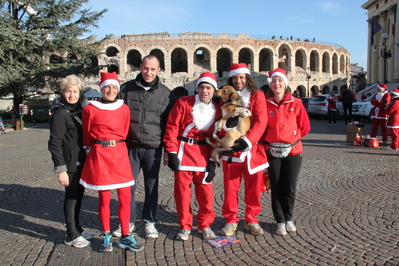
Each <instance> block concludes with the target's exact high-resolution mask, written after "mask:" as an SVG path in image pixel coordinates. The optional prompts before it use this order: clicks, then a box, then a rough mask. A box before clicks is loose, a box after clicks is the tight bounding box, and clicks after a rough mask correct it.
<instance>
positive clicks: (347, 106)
mask: <svg viewBox="0 0 399 266" xmlns="http://www.w3.org/2000/svg"><path fill="white" fill-rule="evenodd" d="M338 99H339V101H340V102H342V106H343V108H344V120H345V126H346V125H348V121H349V122H352V103H353V102H354V101H355V99H356V95H355V93H354V92H353V91H351V90H350V89H349V88H348V86H347V85H344V86H343V91H342V92H341V94H340V95H339V98H338Z"/></svg>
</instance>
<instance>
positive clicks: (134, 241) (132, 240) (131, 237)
mask: <svg viewBox="0 0 399 266" xmlns="http://www.w3.org/2000/svg"><path fill="white" fill-rule="evenodd" d="M136 235H137V234H136V233H133V234H131V235H130V236H128V237H127V239H128V240H129V241H130V242H132V243H133V245H137V240H136V239H135V238H134V237H135V236H136Z"/></svg>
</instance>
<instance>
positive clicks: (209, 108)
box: [191, 94, 216, 130]
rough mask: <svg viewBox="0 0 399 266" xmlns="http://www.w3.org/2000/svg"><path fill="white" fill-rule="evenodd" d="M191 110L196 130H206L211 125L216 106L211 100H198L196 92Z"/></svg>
mask: <svg viewBox="0 0 399 266" xmlns="http://www.w3.org/2000/svg"><path fill="white" fill-rule="evenodd" d="M191 110H192V115H193V117H194V121H193V123H194V124H195V127H196V128H197V129H198V130H207V129H208V128H209V127H211V126H212V125H213V122H214V120H215V114H216V108H215V106H214V105H213V103H212V101H211V102H209V103H203V102H201V101H200V100H199V96H198V94H197V95H195V103H194V106H193V108H192V109H191Z"/></svg>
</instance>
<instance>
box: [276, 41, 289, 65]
mask: <svg viewBox="0 0 399 266" xmlns="http://www.w3.org/2000/svg"><path fill="white" fill-rule="evenodd" d="M277 60H278V62H277V64H278V67H279V68H282V69H284V70H285V71H291V69H290V67H289V66H290V63H291V48H290V47H289V46H288V45H287V44H282V45H281V46H280V47H279V48H278V59H277Z"/></svg>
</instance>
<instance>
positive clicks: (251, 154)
mask: <svg viewBox="0 0 399 266" xmlns="http://www.w3.org/2000/svg"><path fill="white" fill-rule="evenodd" d="M228 84H229V85H230V86H233V87H234V89H235V90H236V91H237V93H238V94H239V95H240V96H241V97H242V101H243V103H244V105H245V107H246V108H248V109H249V111H250V112H251V113H252V116H251V117H250V118H251V128H250V129H249V130H248V132H247V134H246V135H245V136H243V137H241V138H240V139H238V140H237V141H236V142H235V145H234V146H233V147H232V149H233V151H234V153H233V154H231V155H223V156H222V158H221V159H222V161H223V179H224V201H223V206H222V215H223V216H224V218H225V219H226V224H225V225H224V227H223V228H222V229H221V234H222V235H225V236H232V235H233V234H234V232H235V231H236V230H237V226H238V222H239V221H240V218H239V217H238V194H239V190H240V186H241V180H242V179H244V186H245V190H244V193H245V195H244V202H245V204H246V208H245V217H244V218H245V221H246V224H245V229H246V230H250V232H251V234H253V235H262V234H263V229H262V228H261V227H260V225H259V223H258V219H257V215H258V214H259V213H260V212H261V210H262V206H261V204H260V196H261V187H262V184H263V181H262V178H263V170H264V169H266V168H267V167H268V163H267V158H266V153H265V150H264V147H263V146H262V145H261V144H259V143H258V141H259V139H260V138H261V136H262V135H263V133H264V131H265V128H266V125H267V111H266V100H265V95H264V93H263V92H261V91H260V90H258V88H257V87H256V84H255V81H254V80H253V78H252V76H251V73H250V71H249V69H248V67H247V65H246V64H245V63H238V64H232V65H231V67H230V73H229V80H228ZM221 104H223V103H221ZM237 123H238V118H232V119H229V120H227V122H226V123H225V124H224V125H223V128H224V129H225V130H227V129H228V128H232V127H235V126H236V125H237Z"/></svg>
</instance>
